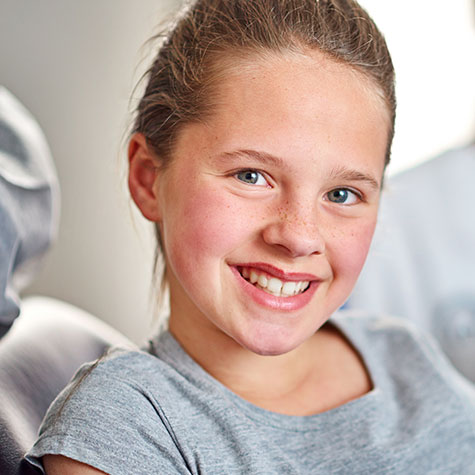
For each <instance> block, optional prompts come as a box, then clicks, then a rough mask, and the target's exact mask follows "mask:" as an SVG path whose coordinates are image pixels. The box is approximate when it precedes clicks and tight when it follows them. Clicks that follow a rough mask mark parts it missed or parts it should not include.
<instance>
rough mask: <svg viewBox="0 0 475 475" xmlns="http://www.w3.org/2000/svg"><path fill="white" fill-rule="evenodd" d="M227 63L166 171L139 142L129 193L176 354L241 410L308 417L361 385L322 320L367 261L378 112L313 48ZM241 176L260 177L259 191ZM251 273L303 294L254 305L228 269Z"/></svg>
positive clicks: (135, 141)
mask: <svg viewBox="0 0 475 475" xmlns="http://www.w3.org/2000/svg"><path fill="white" fill-rule="evenodd" d="M238 66H239V67H236V68H235V70H233V71H230V72H229V75H228V76H227V78H226V79H224V80H223V82H222V83H221V84H220V86H219V89H218V91H217V93H218V94H217V106H216V107H215V110H214V112H213V114H212V115H211V117H210V118H209V119H207V121H206V122H205V123H199V124H188V125H186V126H185V127H184V128H183V129H182V130H181V132H180V134H179V136H178V140H177V143H176V147H175V150H174V154H173V158H172V161H171V163H170V164H169V165H168V166H167V167H165V168H164V167H162V166H161V162H160V157H156V156H155V155H154V154H153V153H152V152H151V150H150V149H149V148H148V147H147V144H146V140H145V138H144V137H143V136H142V135H141V134H136V135H134V137H133V138H132V140H131V143H130V147H129V161H130V172H129V187H130V190H131V194H132V197H133V199H134V201H135V203H136V204H137V205H138V207H139V208H140V210H141V211H142V213H143V215H144V216H145V217H146V218H147V219H149V220H151V221H154V222H156V223H159V225H160V229H161V234H162V238H163V242H164V247H165V252H166V259H167V266H168V274H167V277H168V279H169V283H170V296H171V314H170V331H171V332H172V333H173V335H174V336H175V338H176V339H177V340H178V341H179V342H180V344H181V345H182V346H183V348H184V349H185V350H186V351H187V352H188V353H189V355H190V356H191V357H192V358H194V359H195V360H196V361H197V362H198V363H199V364H200V365H201V366H202V367H203V368H204V369H205V370H207V371H208V372H209V373H210V374H211V375H212V376H214V377H215V378H217V379H218V380H219V381H221V382H222V383H223V384H225V385H226V386H228V387H229V388H230V389H231V390H233V391H234V392H236V393H237V394H238V395H240V396H241V397H244V398H245V399H247V400H248V401H250V402H252V403H254V404H257V405H259V406H260V407H263V408H265V409H268V410H271V411H275V412H280V413H283V414H289V415H307V414H315V413H318V412H322V411H325V410H328V409H331V408H333V407H337V406H339V405H341V404H344V403H345V402H348V401H350V400H352V399H355V398H357V397H360V396H362V395H363V394H365V393H367V392H368V391H369V390H371V380H370V377H369V375H368V373H367V371H366V368H365V365H364V363H363V362H362V361H361V358H360V356H359V355H358V353H357V352H356V351H355V350H354V349H353V347H352V346H351V344H350V343H349V342H348V341H347V340H346V339H345V338H344V336H343V335H341V334H340V333H339V331H338V330H336V329H335V328H334V327H333V326H331V325H328V324H327V325H324V324H325V322H326V321H327V320H328V318H329V317H330V315H331V314H332V313H333V312H334V311H335V310H336V309H337V308H338V307H339V306H340V305H341V304H342V303H343V302H344V300H345V299H346V298H347V296H348V295H349V293H350V291H351V289H352V288H353V285H354V284H355V281H356V279H357V276H358V274H359V272H360V270H361V268H362V266H363V263H364V260H365V258H366V255H367V252H368V248H369V245H370V242H371V238H372V235H373V232H374V227H375V224H376V218H377V210H378V204H379V195H380V186H381V182H382V176H383V172H384V157H385V151H386V146H387V140H388V130H389V124H388V112H387V108H386V106H385V105H384V103H383V102H382V101H381V99H380V98H379V96H378V94H377V93H376V88H375V87H374V86H373V85H372V84H371V83H370V82H369V80H367V79H366V78H364V77H363V76H361V75H359V74H358V73H356V72H355V71H353V70H352V69H350V68H349V67H347V66H344V65H341V64H338V63H336V62H334V61H332V60H330V59H328V58H326V57H325V56H323V55H322V54H321V53H319V52H315V51H313V52H308V53H307V54H301V55H297V54H292V55H290V54H289V55H287V56H285V55H279V56H275V57H267V58H266V59H265V60H262V59H255V60H254V61H248V62H247V63H245V64H241V65H238ZM243 151H246V152H243ZM246 170H252V171H254V173H255V172H258V173H257V174H253V175H252V176H253V177H255V178H256V177H257V181H256V182H255V183H249V182H246V180H243V177H244V178H245V177H246V174H245V173H243V171H246ZM335 190H350V191H349V192H348V194H347V196H348V200H347V201H345V202H343V203H340V202H335V201H334V200H332V198H333V197H334V196H335ZM336 195H338V193H336ZM256 263H257V264H256ZM248 264H253V265H257V266H258V267H259V266H261V265H263V266H264V267H265V266H272V267H265V268H266V269H267V270H269V271H270V273H273V272H274V269H278V271H275V272H277V273H278V272H284V273H286V275H290V274H291V273H301V274H305V275H306V276H307V278H306V279H302V280H313V281H314V283H313V284H312V287H311V293H310V294H308V295H311V298H309V299H307V300H308V301H305V302H304V304H299V305H287V304H286V303H285V298H283V297H281V298H280V299H279V298H272V297H269V298H267V297H266V296H265V295H264V296H263V298H262V299H259V298H255V291H254V290H250V287H251V286H250V284H247V283H246V282H243V278H242V277H241V276H240V274H239V272H238V269H239V268H240V266H243V265H244V266H245V265H248ZM261 271H262V269H261ZM246 286H247V287H246ZM253 289H254V287H253ZM253 292H254V293H253ZM267 295H268V294H267ZM297 300H298V299H297ZM317 330H319V331H317ZM315 394H319V395H320V397H319V398H315ZM315 399H317V400H315ZM78 464H79V465H78ZM45 465H46V468H47V473H48V474H50V473H51V474H55V473H71V474H76V473H102V472H99V471H96V470H95V469H92V468H90V467H88V466H85V465H83V464H80V463H78V462H73V461H69V459H67V458H65V457H59V456H48V457H45ZM60 465H61V470H60V469H59V468H58V467H60ZM78 467H79V468H78ZM55 470H56V471H55Z"/></svg>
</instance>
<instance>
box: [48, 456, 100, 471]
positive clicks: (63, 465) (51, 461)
mask: <svg viewBox="0 0 475 475" xmlns="http://www.w3.org/2000/svg"><path fill="white" fill-rule="evenodd" d="M43 466H44V468H45V471H46V474H47V475H100V474H104V473H105V472H102V471H101V470H97V469H96V468H92V467H91V466H90V465H86V464H85V463H81V462H77V461H76V460H73V459H70V458H68V457H63V456H62V455H45V456H44V457H43Z"/></svg>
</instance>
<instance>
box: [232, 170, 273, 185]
mask: <svg viewBox="0 0 475 475" xmlns="http://www.w3.org/2000/svg"><path fill="white" fill-rule="evenodd" d="M244 173H254V174H257V175H259V177H261V178H262V179H264V181H265V184H257V183H248V182H246V181H244V180H241V179H240V178H238V175H241V174H244ZM232 176H233V177H235V178H236V180H238V181H240V182H241V183H244V184H245V185H250V186H262V187H263V186H270V184H269V180H268V179H267V178H266V175H265V174H264V173H263V172H261V171H259V170H255V169H254V168H243V169H241V170H237V171H235V172H233V173H232ZM259 177H258V179H259Z"/></svg>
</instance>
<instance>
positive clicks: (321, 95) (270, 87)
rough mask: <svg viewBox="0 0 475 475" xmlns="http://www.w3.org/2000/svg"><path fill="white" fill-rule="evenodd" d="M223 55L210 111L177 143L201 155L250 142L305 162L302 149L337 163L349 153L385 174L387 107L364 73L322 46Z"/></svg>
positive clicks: (257, 147) (251, 147) (247, 145)
mask: <svg viewBox="0 0 475 475" xmlns="http://www.w3.org/2000/svg"><path fill="white" fill-rule="evenodd" d="M226 61H227V63H228V64H227V65H226V66H227V67H226V68H225V69H223V70H222V74H221V75H220V76H219V77H218V76H216V77H215V81H214V94H213V95H212V98H211V102H210V104H211V107H210V110H211V113H210V114H209V116H208V117H207V118H206V119H205V121H204V122H201V123H200V124H195V125H189V126H185V127H184V128H183V130H182V131H181V133H180V134H179V135H178V141H177V145H178V148H179V145H180V143H181V144H182V145H183V143H184V142H188V146H187V148H188V150H191V149H193V150H198V149H200V150H201V151H202V152H203V153H204V154H201V155H200V159H201V158H203V157H206V156H211V155H212V154H217V153H224V152H229V151H234V150H242V149H245V150H258V151H264V152H266V153H268V154H271V155H274V156H278V157H283V158H284V159H286V160H287V161H288V162H289V163H297V162H298V161H300V163H303V162H302V161H301V158H302V157H307V158H308V157H315V158H316V157H318V158H319V160H318V162H319V163H320V164H325V163H327V164H332V166H333V167H335V166H337V167H338V166H340V165H343V161H346V162H348V160H350V161H351V160H352V159H354V160H356V161H357V162H358V163H356V161H355V163H354V164H352V165H356V166H358V167H359V168H361V166H363V168H364V167H365V166H369V167H371V166H372V163H373V162H374V163H376V162H377V163H378V168H379V166H380V165H381V175H382V169H383V167H384V160H385V154H386V147H387V142H388V132H389V112H388V108H387V107H386V105H385V103H384V101H383V100H382V99H381V97H380V95H379V94H378V92H377V88H376V87H375V86H374V85H373V84H372V83H371V82H370V81H369V80H368V79H367V78H366V77H365V76H364V75H363V74H361V73H359V72H357V71H355V70H354V69H352V68H350V67H348V66H346V65H343V64H341V63H338V62H336V61H333V60H331V59H329V58H328V57H327V56H325V55H323V54H322V53H320V52H311V53H309V54H300V53H289V54H285V55H283V54H267V55H261V56H254V57H252V56H251V57H249V58H242V57H238V58H234V62H233V60H232V58H231V57H229V58H227V60H226ZM231 62H232V65H231ZM177 151H178V150H177ZM352 157H353V158H352ZM365 160H367V161H369V162H371V163H368V164H365V163H364V162H365Z"/></svg>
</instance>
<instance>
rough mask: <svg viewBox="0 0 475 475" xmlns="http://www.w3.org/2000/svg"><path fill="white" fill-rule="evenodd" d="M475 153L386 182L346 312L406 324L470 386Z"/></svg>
mask: <svg viewBox="0 0 475 475" xmlns="http://www.w3.org/2000/svg"><path fill="white" fill-rule="evenodd" d="M474 180H475V145H470V146H467V147H463V148H459V149H456V150H451V151H449V152H447V153H445V154H443V155H441V156H439V157H436V158H434V159H432V160H429V161H428V162H425V163H423V164H421V165H419V166H417V167H415V168H412V169H410V170H407V171H405V172H403V173H400V174H399V175H396V176H394V177H393V178H391V179H390V180H389V181H388V183H387V189H386V190H385V191H384V193H383V197H382V202H381V209H380V216H379V223H378V226H377V229H376V233H375V238H374V241H373V244H372V247H371V251H370V254H369V257H368V260H367V261H366V264H365V267H364V268H363V271H362V273H361V276H360V278H359V280H358V282H357V284H356V287H355V289H354V291H353V294H352V295H351V296H350V299H349V300H348V302H347V303H346V307H347V308H360V309H364V310H369V311H371V312H377V313H379V314H381V313H385V314H391V315H395V316H400V317H403V318H407V319H410V320H411V321H413V322H414V323H415V324H417V325H418V326H419V327H421V328H423V329H425V330H426V331H428V332H430V333H432V335H433V336H434V337H435V338H436V339H437V340H438V343H439V345H440V346H441V347H442V349H443V350H444V351H445V353H446V354H447V356H448V357H449V359H450V360H451V362H452V363H453V365H454V366H455V367H456V368H457V369H458V370H459V371H460V372H461V373H462V374H464V375H465V376H466V377H467V378H469V379H471V380H472V381H474V382H475V206H474V196H475V195H474V191H473V190H474V187H473V183H474Z"/></svg>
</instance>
